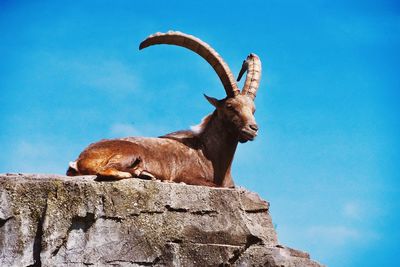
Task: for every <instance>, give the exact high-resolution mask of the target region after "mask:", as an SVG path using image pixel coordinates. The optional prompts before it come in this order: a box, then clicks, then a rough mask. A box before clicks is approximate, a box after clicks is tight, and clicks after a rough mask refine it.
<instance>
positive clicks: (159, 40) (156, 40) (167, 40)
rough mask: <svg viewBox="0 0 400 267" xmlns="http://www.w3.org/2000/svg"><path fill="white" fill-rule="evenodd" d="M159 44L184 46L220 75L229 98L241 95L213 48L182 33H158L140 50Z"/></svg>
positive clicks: (145, 41)
mask: <svg viewBox="0 0 400 267" xmlns="http://www.w3.org/2000/svg"><path fill="white" fill-rule="evenodd" d="M157 44H170V45H177V46H182V47H185V48H187V49H190V50H192V51H193V52H195V53H197V54H198V55H200V56H201V57H202V58H204V59H205V60H206V61H207V62H208V63H209V64H210V65H211V66H212V67H213V69H214V70H215V72H216V73H217V74H218V77H219V79H220V80H221V82H222V85H223V86H224V88H225V92H226V95H227V96H228V97H232V96H235V95H237V94H239V92H240V90H239V88H238V86H237V84H236V81H235V78H234V76H233V74H232V72H231V70H230V69H229V67H228V65H227V64H226V63H225V62H224V60H223V59H222V57H221V56H220V55H219V54H218V53H217V52H216V51H215V50H214V49H213V48H212V47H211V46H209V45H208V44H207V43H205V42H203V41H202V40H200V39H199V38H196V37H194V36H192V35H188V34H185V33H181V32H174V31H169V32H167V33H160V32H158V33H155V34H152V35H150V36H149V37H147V38H146V39H145V40H144V41H143V42H141V43H140V46H139V50H141V49H143V48H146V47H149V46H152V45H157Z"/></svg>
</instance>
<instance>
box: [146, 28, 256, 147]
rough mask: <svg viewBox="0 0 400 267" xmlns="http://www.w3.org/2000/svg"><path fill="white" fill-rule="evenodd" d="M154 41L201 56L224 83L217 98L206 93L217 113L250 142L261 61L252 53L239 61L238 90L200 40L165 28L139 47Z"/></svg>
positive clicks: (240, 137)
mask: <svg viewBox="0 0 400 267" xmlns="http://www.w3.org/2000/svg"><path fill="white" fill-rule="evenodd" d="M157 44H169V45H177V46H182V47H185V48H187V49H190V50H192V51H193V52H195V53H197V54H198V55H200V56H201V57H203V58H204V59H205V60H206V61H207V62H208V63H209V64H210V65H211V66H212V67H213V69H214V70H215V72H216V73H217V75H218V77H219V78H220V80H221V82H222V85H223V86H224V89H225V92H226V97H225V98H224V99H221V100H217V99H216V98H213V97H209V96H206V95H205V97H206V99H207V100H208V102H210V103H211V104H212V105H213V106H214V107H215V108H216V113H217V116H218V117H219V118H220V119H221V120H222V121H223V122H224V123H225V125H227V126H228V127H229V129H228V130H232V131H234V132H235V134H236V135H237V136H238V141H239V142H241V143H243V142H247V141H252V140H254V138H255V137H256V136H257V131H258V125H257V123H256V120H255V117H254V112H255V110H256V109H255V104H254V99H255V97H256V94H257V90H258V87H259V84H260V78H261V61H260V59H259V58H258V56H257V55H255V54H250V55H249V56H248V57H247V58H246V60H244V61H243V64H242V68H241V70H240V73H239V76H238V79H237V81H239V80H240V79H241V77H242V76H243V74H244V73H246V72H247V75H246V80H245V82H244V85H243V89H242V90H241V91H240V89H239V88H238V85H237V82H236V81H235V79H234V76H233V74H232V72H231V70H230V69H229V67H228V65H227V64H226V63H225V62H224V60H223V59H222V57H221V56H220V55H219V54H218V53H217V52H216V51H215V50H214V49H213V48H211V47H210V46H209V45H208V44H206V43H205V42H203V41H201V40H200V39H198V38H196V37H194V36H192V35H187V34H184V33H181V32H173V31H169V32H167V33H155V34H153V35H150V36H149V37H148V38H146V39H145V40H144V41H143V42H142V43H141V44H140V46H139V49H143V48H146V47H149V46H152V45H157Z"/></svg>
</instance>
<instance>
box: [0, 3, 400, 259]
mask: <svg viewBox="0 0 400 267" xmlns="http://www.w3.org/2000/svg"><path fill="white" fill-rule="evenodd" d="M143 2H145V1H140V2H139V1H65V2H61V1H4V0H3V1H0V55H1V60H0V92H1V94H0V125H1V131H0V148H1V152H2V153H1V154H0V172H40V173H60V174H62V173H64V172H65V169H66V167H67V163H68V161H70V160H73V159H75V157H76V156H77V155H78V154H79V152H80V151H81V150H82V149H83V148H84V147H85V146H86V145H88V144H89V143H91V142H94V141H97V140H99V139H102V138H113V137H120V136H131V135H144V136H158V135H162V134H164V133H168V132H171V131H175V130H178V129H186V128H188V127H189V126H190V125H195V124H197V123H198V122H200V120H201V118H202V117H203V116H205V115H207V114H208V113H210V112H211V111H212V107H211V106H210V105H209V104H208V103H207V102H206V101H205V100H204V99H203V96H202V94H203V93H206V94H208V95H211V96H214V97H218V98H223V97H224V90H223V87H222V86H221V84H220V82H219V80H218V77H217V75H216V74H215V73H214V72H213V70H212V68H211V67H210V66H209V65H208V64H207V63H206V62H205V61H204V60H203V59H201V58H200V57H199V56H197V55H195V54H194V53H192V52H191V51H187V50H185V49H183V48H177V47H171V46H156V47H151V48H148V49H145V50H143V51H140V52H139V50H138V45H139V43H140V42H141V41H142V40H143V39H144V38H145V37H147V36H148V35H150V34H152V33H154V32H157V31H168V30H179V31H182V32H186V33H189V34H193V35H196V36H197V37H199V38H201V39H202V40H204V41H206V42H207V43H209V44H211V45H212V46H213V47H214V48H215V49H216V50H217V51H218V52H219V53H220V54H221V55H222V56H223V57H224V59H225V61H226V62H227V63H228V64H229V66H230V68H231V69H232V71H233V72H234V73H235V74H237V73H238V71H239V69H240V67H241V63H242V61H243V59H245V57H246V56H247V55H248V54H249V53H250V52H254V53H256V54H258V55H259V56H260V58H261V60H262V62H263V79H262V83H261V87H260V89H259V92H258V95H257V99H256V105H257V112H256V118H257V121H258V123H259V126H260V134H259V136H258V138H257V139H256V141H254V142H251V143H246V144H243V145H240V146H239V148H238V151H237V154H236V158H235V161H234V166H233V175H234V177H235V181H236V183H237V184H238V185H241V186H244V187H246V188H248V189H250V190H253V191H256V192H258V193H259V194H260V195H261V196H262V197H263V198H264V199H267V200H268V201H270V202H271V213H272V216H273V221H274V223H275V224H276V227H277V231H278V235H279V239H280V242H281V243H283V244H285V245H288V246H291V247H294V248H298V249H302V250H306V251H308V252H310V253H311V255H312V257H313V258H314V259H316V260H318V261H320V262H322V263H324V264H327V265H328V266H394V265H395V263H397V258H398V255H399V254H400V246H399V245H398V244H399V240H400V230H399V225H400V218H399V214H398V213H399V206H400V204H399V203H400V188H399V184H400V182H399V178H400V177H399V172H398V169H399V168H398V165H397V164H398V162H399V158H400V154H399V148H400V146H399V139H398V133H399V129H400V119H399V108H398V103H399V97H400V93H399V89H400V86H399V85H400V84H399V69H400V68H399V67H400V63H399V62H400V54H399V48H400V8H399V4H398V3H396V1H322V0H321V1H251V2H252V3H251V4H249V3H246V1H196V2H194V1H193V3H192V1H149V3H143ZM150 2H151V3H150Z"/></svg>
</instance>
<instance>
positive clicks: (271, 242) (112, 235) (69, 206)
mask: <svg viewBox="0 0 400 267" xmlns="http://www.w3.org/2000/svg"><path fill="white" fill-rule="evenodd" d="M268 210H269V204H268V203H267V202H266V201H264V200H262V199H261V198H260V197H259V196H258V195H257V194H255V193H252V192H248V191H246V190H244V189H224V188H209V187H202V186H188V185H184V184H175V183H162V182H159V181H145V180H139V179H127V180H121V181H116V182H98V181H95V177H94V176H77V177H73V178H71V177H66V176H57V175H18V174H6V175H0V266H30V265H32V266H86V265H94V266H110V265H115V266H321V265H319V264H317V263H316V262H313V261H311V260H310V258H309V255H308V254H307V253H304V252H301V251H297V250H294V249H289V248H285V247H282V246H280V245H279V244H278V241H277V237H276V233H275V230H274V228H273V225H272V221H271V217H270V215H269V213H268Z"/></svg>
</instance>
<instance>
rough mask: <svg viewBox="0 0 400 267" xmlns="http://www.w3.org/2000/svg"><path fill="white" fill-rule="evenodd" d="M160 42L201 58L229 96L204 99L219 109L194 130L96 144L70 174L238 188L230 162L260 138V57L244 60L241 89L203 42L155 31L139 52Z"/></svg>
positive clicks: (86, 150)
mask: <svg viewBox="0 0 400 267" xmlns="http://www.w3.org/2000/svg"><path fill="white" fill-rule="evenodd" d="M157 44H169V45H177V46H182V47H185V48H187V49H190V50H192V51H194V52H195V53H197V54H198V55H200V56H201V57H203V58H204V59H205V60H206V61H207V62H208V63H209V64H210V65H211V66H212V67H213V69H214V70H215V72H216V73H217V75H218V77H219V78H220V80H221V82H222V85H223V86H224V88H225V91H226V95H227V96H226V97H225V98H224V99H222V100H217V99H215V98H212V97H209V96H206V95H204V96H205V97H206V99H207V100H208V102H210V103H211V105H213V106H214V107H215V110H214V112H213V113H212V114H210V115H208V116H206V117H205V118H204V119H203V120H202V122H201V123H200V124H199V125H198V126H195V127H192V129H191V130H184V131H177V132H173V133H170V134H167V135H164V136H161V137H158V138H150V137H127V138H121V139H113V140H101V141H99V142H97V143H93V144H91V145H89V147H87V148H86V149H85V150H84V151H83V152H82V153H81V154H80V155H79V157H78V159H77V160H76V161H75V162H71V163H70V168H69V169H68V171H67V175H70V176H74V175H90V174H91V175H98V176H100V177H108V178H111V179H122V178H130V177H139V178H152V179H159V180H162V181H169V182H183V183H186V184H191V185H204V186H214V187H234V183H233V179H232V176H231V164H232V160H233V157H234V154H235V150H236V147H237V145H238V142H240V143H244V142H247V141H252V140H254V138H255V137H256V136H257V131H258V126H257V123H256V121H255V118H254V112H255V105H254V99H255V97H256V93H257V89H258V86H259V83H260V78H261V62H260V59H259V58H258V56H257V55H255V54H250V55H249V56H248V57H247V59H246V60H245V61H243V65H242V69H241V70H240V73H239V76H238V79H237V81H239V80H240V78H241V77H242V75H243V74H244V73H245V72H246V71H247V76H246V81H245V83H244V86H243V89H242V91H240V90H239V88H238V85H237V83H236V81H235V79H234V77H233V75H232V72H231V70H230V69H229V67H228V65H227V64H226V63H225V62H224V61H223V59H222V58H221V56H220V55H219V54H218V53H217V52H216V51H215V50H214V49H213V48H211V47H210V46H209V45H208V44H206V43H205V42H203V41H201V40H200V39H198V38H196V37H194V36H191V35H187V34H184V33H181V32H171V31H170V32H167V33H156V34H153V35H150V36H149V37H148V38H147V39H145V40H144V41H143V42H142V43H141V44H140V46H139V49H143V48H146V47H149V46H152V45H157Z"/></svg>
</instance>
